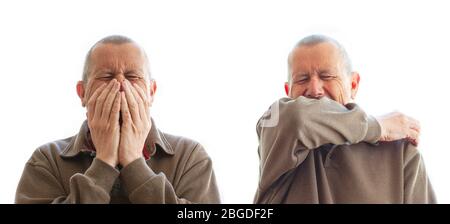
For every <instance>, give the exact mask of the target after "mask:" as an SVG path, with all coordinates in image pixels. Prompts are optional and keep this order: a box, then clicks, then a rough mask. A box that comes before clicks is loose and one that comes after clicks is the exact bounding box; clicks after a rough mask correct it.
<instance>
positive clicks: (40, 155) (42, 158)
mask: <svg viewBox="0 0 450 224" xmlns="http://www.w3.org/2000/svg"><path fill="white" fill-rule="evenodd" d="M74 138H75V136H72V137H69V138H65V139H59V140H56V141H52V142H48V143H46V144H43V145H41V146H39V147H38V148H37V149H36V150H35V151H34V152H33V155H32V156H31V158H30V159H29V160H28V164H30V165H37V166H48V165H49V163H52V162H53V161H55V160H56V159H57V158H58V157H60V155H61V154H62V153H63V152H64V151H65V150H67V148H68V147H69V145H70V144H72V142H73V140H74Z"/></svg>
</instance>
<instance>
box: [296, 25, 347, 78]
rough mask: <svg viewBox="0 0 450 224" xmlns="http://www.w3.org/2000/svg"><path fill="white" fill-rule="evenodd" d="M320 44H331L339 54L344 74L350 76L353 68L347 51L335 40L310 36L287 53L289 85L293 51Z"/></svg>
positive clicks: (320, 36)
mask: <svg viewBox="0 0 450 224" xmlns="http://www.w3.org/2000/svg"><path fill="white" fill-rule="evenodd" d="M322 43H329V44H332V45H333V46H334V47H335V48H336V50H337V51H338V52H339V55H340V58H341V60H340V61H341V63H342V67H343V68H344V71H343V72H344V74H346V75H348V76H350V75H351V74H352V71H353V68H352V62H351V60H350V57H349V56H348V54H347V51H346V50H345V48H344V47H343V46H342V45H341V44H340V43H339V42H338V41H336V40H335V39H333V38H331V37H328V36H325V35H318V34H315V35H310V36H307V37H305V38H303V39H301V40H300V41H299V42H298V43H297V44H296V45H295V46H294V48H293V50H292V51H291V52H290V53H289V56H288V80H289V83H290V82H291V80H292V53H293V52H294V50H295V49H297V48H300V47H312V46H315V45H318V44H322Z"/></svg>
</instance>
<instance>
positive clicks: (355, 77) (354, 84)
mask: <svg viewBox="0 0 450 224" xmlns="http://www.w3.org/2000/svg"><path fill="white" fill-rule="evenodd" d="M359 79H360V77H359V73H358V72H352V77H351V94H352V95H351V97H352V100H354V99H355V98H356V94H357V93H358V88H359Z"/></svg>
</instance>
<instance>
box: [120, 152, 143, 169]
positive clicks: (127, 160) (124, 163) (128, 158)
mask: <svg viewBox="0 0 450 224" xmlns="http://www.w3.org/2000/svg"><path fill="white" fill-rule="evenodd" d="M141 157H142V155H134V156H131V155H130V156H126V157H124V158H123V159H122V160H121V161H120V165H122V167H126V166H128V165H129V164H130V163H132V162H134V161H135V160H137V159H139V158H141Z"/></svg>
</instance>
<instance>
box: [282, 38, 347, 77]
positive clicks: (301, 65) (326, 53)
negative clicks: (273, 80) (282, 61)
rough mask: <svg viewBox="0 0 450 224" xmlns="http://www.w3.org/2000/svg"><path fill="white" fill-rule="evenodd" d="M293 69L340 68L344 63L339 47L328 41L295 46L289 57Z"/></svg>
mask: <svg viewBox="0 0 450 224" xmlns="http://www.w3.org/2000/svg"><path fill="white" fill-rule="evenodd" d="M289 64H290V67H291V69H292V70H294V71H295V70H299V69H300V70H310V69H338V68H340V66H341V65H342V61H341V56H340V54H339V50H338V49H337V47H336V46H335V45H334V44H332V43H328V42H324V43H318V44H314V45H301V46H298V47H296V48H294V49H293V50H292V52H291V54H290V57H289Z"/></svg>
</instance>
